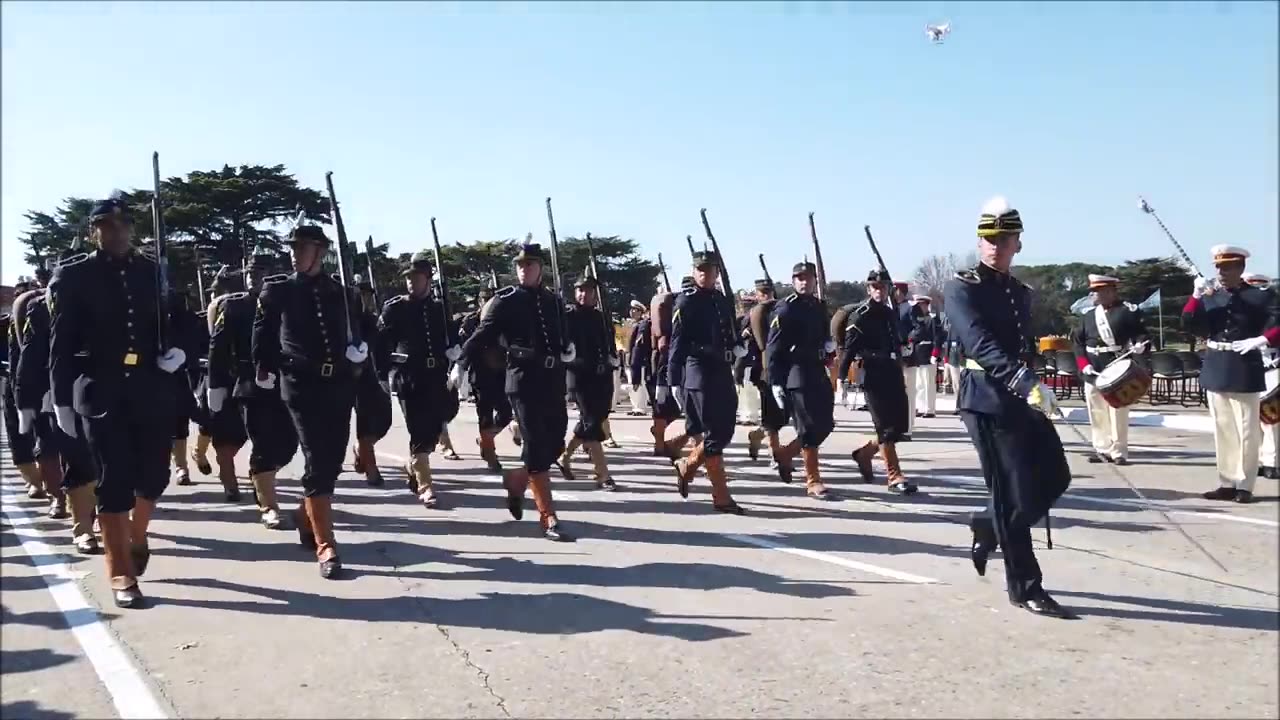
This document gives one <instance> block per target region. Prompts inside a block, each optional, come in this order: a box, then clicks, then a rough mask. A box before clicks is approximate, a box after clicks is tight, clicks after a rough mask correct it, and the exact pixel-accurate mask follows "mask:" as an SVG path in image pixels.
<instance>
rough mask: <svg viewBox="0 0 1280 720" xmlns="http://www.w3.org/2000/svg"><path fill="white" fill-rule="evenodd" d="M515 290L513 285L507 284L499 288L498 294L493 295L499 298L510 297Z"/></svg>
mask: <svg viewBox="0 0 1280 720" xmlns="http://www.w3.org/2000/svg"><path fill="white" fill-rule="evenodd" d="M515 291H516V286H515V285H508V286H506V287H504V288H502V289H501V290H499V291H498V294H497V295H494V297H500V298H504V297H511V296H512V295H513V294H515Z"/></svg>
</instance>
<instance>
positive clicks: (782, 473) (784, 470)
mask: <svg viewBox="0 0 1280 720" xmlns="http://www.w3.org/2000/svg"><path fill="white" fill-rule="evenodd" d="M774 462H775V463H777V465H778V468H777V470H778V479H779V480H781V481H782V482H784V483H786V484H787V485H790V484H791V480H792V475H793V474H794V473H795V471H796V470H795V468H793V467H791V462H790V461H787V462H782V461H781V460H779V459H777V458H774Z"/></svg>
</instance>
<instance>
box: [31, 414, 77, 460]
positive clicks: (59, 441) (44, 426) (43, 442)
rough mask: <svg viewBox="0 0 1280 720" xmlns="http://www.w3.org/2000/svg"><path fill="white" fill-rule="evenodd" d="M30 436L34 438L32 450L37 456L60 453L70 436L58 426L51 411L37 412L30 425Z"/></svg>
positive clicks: (42, 456)
mask: <svg viewBox="0 0 1280 720" xmlns="http://www.w3.org/2000/svg"><path fill="white" fill-rule="evenodd" d="M31 436H32V437H34V438H35V446H34V449H33V452H34V453H35V456H36V457H37V458H46V457H49V456H51V455H61V454H62V448H63V446H64V445H66V444H67V442H68V441H70V440H71V438H69V437H67V436H66V434H65V433H63V432H62V430H60V429H59V428H58V421H57V420H56V419H55V418H54V415H53V413H45V412H42V413H37V414H36V421H35V422H34V423H32V425H31Z"/></svg>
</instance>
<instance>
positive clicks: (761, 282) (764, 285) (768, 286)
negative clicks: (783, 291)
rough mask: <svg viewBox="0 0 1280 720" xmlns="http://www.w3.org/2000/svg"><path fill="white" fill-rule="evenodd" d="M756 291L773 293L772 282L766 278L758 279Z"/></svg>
mask: <svg viewBox="0 0 1280 720" xmlns="http://www.w3.org/2000/svg"><path fill="white" fill-rule="evenodd" d="M756 290H759V291H761V292H773V281H772V280H769V279H768V278H758V279H757V280H756Z"/></svg>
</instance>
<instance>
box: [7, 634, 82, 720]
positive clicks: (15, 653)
mask: <svg viewBox="0 0 1280 720" xmlns="http://www.w3.org/2000/svg"><path fill="white" fill-rule="evenodd" d="M72 660H75V657H73V656H71V655H63V654H62V653H56V652H53V651H52V650H48V649H46V648H38V649H35V650H2V651H0V668H3V669H4V670H3V674H5V675H13V674H15V673H23V672H35V671H36V670H45V669H47V668H51V667H57V666H58V665H65V664H66V663H69V662H71V661H72ZM0 717H5V718H10V717H14V718H16V717H26V716H25V715H10V714H9V713H8V712H7V711H6V712H5V713H3V714H0Z"/></svg>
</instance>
